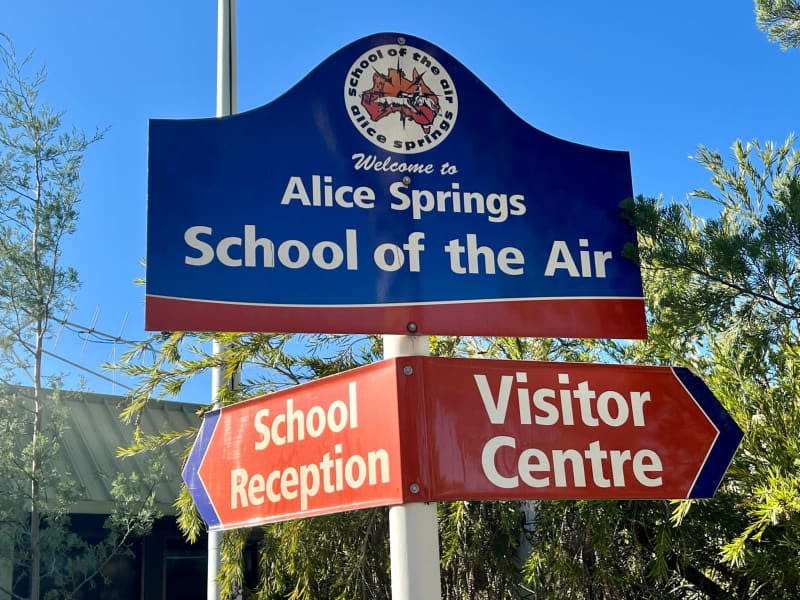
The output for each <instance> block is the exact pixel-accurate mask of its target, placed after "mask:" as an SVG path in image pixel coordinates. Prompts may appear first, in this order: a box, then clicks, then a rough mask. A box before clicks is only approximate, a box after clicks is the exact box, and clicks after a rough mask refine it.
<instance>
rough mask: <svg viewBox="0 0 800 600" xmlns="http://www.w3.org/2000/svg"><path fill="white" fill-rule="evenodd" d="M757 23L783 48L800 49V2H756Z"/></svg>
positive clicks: (783, 0) (770, 0)
mask: <svg viewBox="0 0 800 600" xmlns="http://www.w3.org/2000/svg"><path fill="white" fill-rule="evenodd" d="M755 7H756V23H758V26H759V28H760V29H761V30H762V31H763V32H765V33H766V34H767V35H768V36H769V39H770V40H772V41H773V42H780V44H781V48H783V49H784V50H788V49H789V48H800V2H797V0H755Z"/></svg>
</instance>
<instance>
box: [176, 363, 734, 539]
mask: <svg viewBox="0 0 800 600" xmlns="http://www.w3.org/2000/svg"><path fill="white" fill-rule="evenodd" d="M676 431H680V432H681V434H680V435H676V434H675V432H676ZM741 438H742V432H741V430H740V429H739V428H738V427H737V425H736V423H734V421H733V420H732V419H731V418H730V416H729V415H728V414H727V413H726V412H725V410H724V409H723V408H722V406H720V404H719V402H718V401H717V400H716V399H715V398H714V396H713V395H712V394H711V392H710V391H709V390H708V388H707V387H706V386H705V385H704V384H703V383H702V381H700V379H698V378H697V377H695V376H694V375H692V374H691V373H690V372H689V371H688V370H686V369H671V368H668V367H643V366H622V365H600V364H579V363H546V362H529V361H509V360H502V361H501V360H479V359H450V358H432V357H404V358H396V359H389V360H384V361H381V362H377V363H374V364H372V365H368V366H365V367H361V368H358V369H354V370H352V371H349V372H346V373H340V374H338V375H334V376H331V377H326V378H323V379H320V380H318V381H314V382H312V383H308V384H304V385H300V386H296V387H294V388H291V389H288V390H284V391H281V392H277V393H275V394H270V395H268V396H263V397H260V398H255V399H253V400H249V401H246V402H242V403H238V404H234V405H231V406H228V407H224V408H221V409H218V410H215V411H212V412H210V413H208V414H207V415H206V417H205V419H204V421H203V425H202V427H201V431H200V434H199V435H198V437H197V440H196V442H195V445H194V447H193V448H192V451H191V454H190V456H189V460H188V461H187V464H186V467H185V469H184V473H183V476H184V480H185V481H186V485H187V487H188V488H189V491H190V493H191V494H192V497H193V498H194V500H195V503H196V504H197V506H198V509H199V510H200V514H201V516H202V517H203V519H204V520H205V521H206V522H207V523H208V524H209V526H210V527H212V528H218V529H230V528H236V527H242V526H249V525H256V524H260V523H268V522H274V521H282V520H286V519H292V518H298V517H308V516H314V515H321V514H329V513H334V512H339V511H345V510H353V509H357V508H366V507H370V506H383V505H392V504H401V503H404V502H422V501H439V500H455V499H461V500H515V499H516V500H519V499H636V498H639V499H656V498H661V499H671V498H705V497H710V496H712V495H713V494H714V492H715V490H716V489H717V487H718V486H719V483H720V480H721V478H722V476H723V474H724V472H725V470H726V468H727V466H728V464H729V463H730V461H731V459H732V457H733V454H734V452H735V450H736V448H737V446H738V444H739V442H740V440H741Z"/></svg>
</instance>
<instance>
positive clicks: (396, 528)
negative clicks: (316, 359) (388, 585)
mask: <svg viewBox="0 0 800 600" xmlns="http://www.w3.org/2000/svg"><path fill="white" fill-rule="evenodd" d="M428 355H430V345H429V340H428V336H413V335H384V336H383V357H384V358H395V357H398V356H428ZM389 551H390V560H391V570H392V600H439V598H441V596H442V587H441V582H440V579H439V523H438V519H437V518H436V503H434V502H428V503H425V502H413V503H410V504H401V505H399V506H392V507H391V508H390V509H389Z"/></svg>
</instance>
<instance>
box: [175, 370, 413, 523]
mask: <svg viewBox="0 0 800 600" xmlns="http://www.w3.org/2000/svg"><path fill="white" fill-rule="evenodd" d="M395 379H396V377H395V365H394V364H393V363H391V362H387V361H384V362H378V363H374V364H372V365H369V366H366V367H361V368H360V369H355V370H353V371H349V372H347V373H344V374H341V375H335V376H333V377H326V378H324V379H320V380H317V381H314V382H311V383H307V384H305V385H301V386H297V387H294V388H292V389H289V390H286V391H282V392H277V393H275V394H270V395H269V396H263V397H260V398H255V399H253V400H249V401H246V402H241V403H238V404H234V405H231V406H227V407H223V408H221V409H219V410H216V411H212V412H210V413H208V414H207V415H206V417H205V419H204V420H203V424H202V427H201V429H200V433H199V434H198V436H197V440H196V441H195V446H194V448H193V449H192V453H191V455H190V457H189V460H188V461H187V463H186V467H185V468H184V472H183V478H184V480H185V481H186V485H187V487H188V488H189V490H190V491H191V493H192V497H193V498H194V500H195V503H196V504H197V507H198V509H199V510H200V514H201V515H202V517H203V519H204V520H205V521H206V522H207V523H208V524H209V526H210V527H212V528H222V529H230V528H235V527H242V526H247V525H255V524H259V523H268V522H272V521H282V520H287V519H291V518H295V517H301V516H302V517H308V516H314V515H320V514H326V513H333V512H338V511H342V510H352V509H356V508H367V507H369V506H383V505H387V504H398V503H400V502H402V498H403V496H402V494H401V487H402V482H401V470H400V440H399V432H398V430H397V422H398V417H397V407H398V401H397V400H398V399H397V394H396V389H397V388H396V385H395Z"/></svg>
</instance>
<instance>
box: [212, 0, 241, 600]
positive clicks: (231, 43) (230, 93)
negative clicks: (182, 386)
mask: <svg viewBox="0 0 800 600" xmlns="http://www.w3.org/2000/svg"><path fill="white" fill-rule="evenodd" d="M235 112H236V0H217V111H216V116H217V117H227V116H229V115H232V114H234V113H235ZM220 352H222V345H221V344H220V343H219V342H218V341H216V340H214V342H213V343H212V347H211V353H212V354H213V355H214V356H216V355H217V354H220ZM224 385H225V372H224V370H223V369H222V368H220V367H215V368H214V369H212V371H211V401H212V402H213V403H215V406H216V401H217V394H218V393H219V391H220V389H221V388H222V386H224ZM221 543H222V532H221V531H209V532H208V584H207V595H206V597H207V599H208V600H218V599H219V597H220V593H219V584H218V583H217V574H218V573H219V569H220V565H221V562H222V547H221Z"/></svg>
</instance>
